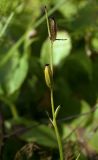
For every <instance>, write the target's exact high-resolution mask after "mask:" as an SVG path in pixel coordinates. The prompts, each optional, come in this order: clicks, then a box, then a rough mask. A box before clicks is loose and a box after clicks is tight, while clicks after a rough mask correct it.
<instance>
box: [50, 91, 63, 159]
mask: <svg viewBox="0 0 98 160" xmlns="http://www.w3.org/2000/svg"><path fill="white" fill-rule="evenodd" d="M51 107H52V116H53V126H54V129H55V133H56V137H57V142H58V147H59V154H60V160H63V148H62V142H61V138H60V135H59V131H58V127H57V122H56V117H55V110H54V100H53V89H51Z"/></svg>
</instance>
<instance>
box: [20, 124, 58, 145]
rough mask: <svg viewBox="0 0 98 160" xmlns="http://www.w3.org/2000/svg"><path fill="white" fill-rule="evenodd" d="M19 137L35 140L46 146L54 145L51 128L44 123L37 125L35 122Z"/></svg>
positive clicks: (55, 143)
mask: <svg viewBox="0 0 98 160" xmlns="http://www.w3.org/2000/svg"><path fill="white" fill-rule="evenodd" d="M21 138H22V139H23V140H25V141H27V142H36V143H38V144H41V145H43V146H47V147H52V148H54V147H56V148H57V141H56V136H55V133H54V131H53V129H52V128H49V127H48V126H46V125H39V124H37V123H35V126H34V127H32V128H31V129H30V130H28V131H27V132H26V133H24V134H23V135H22V136H21Z"/></svg>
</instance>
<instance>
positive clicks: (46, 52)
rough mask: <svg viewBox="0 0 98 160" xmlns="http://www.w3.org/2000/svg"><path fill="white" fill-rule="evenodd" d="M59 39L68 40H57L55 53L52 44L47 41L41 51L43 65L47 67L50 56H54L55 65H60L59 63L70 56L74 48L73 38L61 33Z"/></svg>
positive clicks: (54, 46)
mask: <svg viewBox="0 0 98 160" xmlns="http://www.w3.org/2000/svg"><path fill="white" fill-rule="evenodd" d="M57 39H66V40H56V41H55V42H54V43H53V53H51V44H50V41H49V40H46V41H45V42H44V44H43V46H42V50H41V57H40V60H41V63H42V64H43V65H45V64H46V63H48V64H49V63H50V60H49V59H50V54H53V64H54V65H59V63H60V62H61V61H62V60H64V59H65V58H66V57H67V56H68V55H69V54H70V50H71V47H72V44H71V38H70V36H69V34H68V33H66V32H64V31H59V32H58V35H57Z"/></svg>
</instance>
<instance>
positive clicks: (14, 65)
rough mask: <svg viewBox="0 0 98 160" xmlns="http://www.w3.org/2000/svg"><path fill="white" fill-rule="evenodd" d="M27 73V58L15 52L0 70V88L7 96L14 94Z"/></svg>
mask: <svg viewBox="0 0 98 160" xmlns="http://www.w3.org/2000/svg"><path fill="white" fill-rule="evenodd" d="M27 71H28V56H27V55H25V54H24V55H23V56H20V55H19V52H16V53H14V54H13V55H12V57H11V58H10V59H9V60H8V61H7V62H6V63H5V64H4V66H2V67H1V68H0V86H1V88H2V89H3V90H4V92H6V93H7V94H8V95H10V94H12V93H14V92H15V91H16V90H17V89H19V87H20V86H21V84H22V83H23V81H24V79H25V77H26V75H27Z"/></svg>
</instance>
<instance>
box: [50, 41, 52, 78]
mask: <svg viewBox="0 0 98 160" xmlns="http://www.w3.org/2000/svg"><path fill="white" fill-rule="evenodd" d="M50 66H51V72H52V75H53V41H51V52H50Z"/></svg>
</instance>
